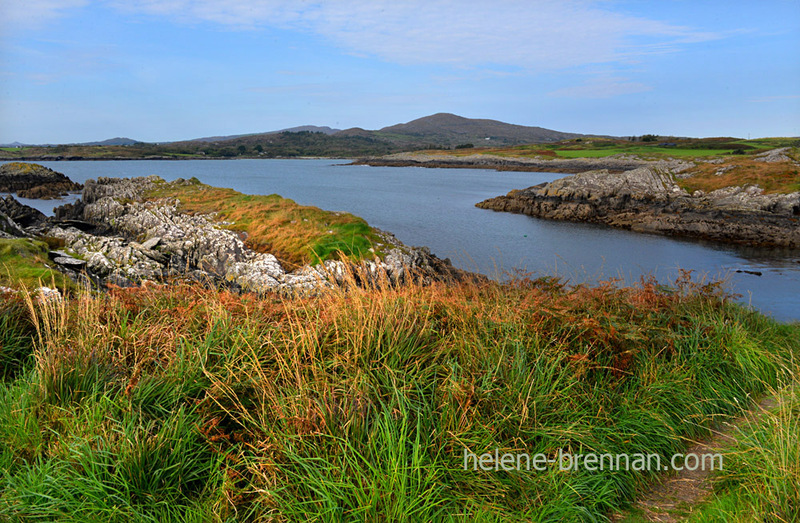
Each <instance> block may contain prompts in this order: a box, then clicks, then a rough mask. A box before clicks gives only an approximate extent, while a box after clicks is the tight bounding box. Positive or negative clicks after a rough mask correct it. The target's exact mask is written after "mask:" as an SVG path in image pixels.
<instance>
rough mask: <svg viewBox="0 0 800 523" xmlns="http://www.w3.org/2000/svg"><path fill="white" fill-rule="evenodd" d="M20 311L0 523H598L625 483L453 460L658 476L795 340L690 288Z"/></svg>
mask: <svg viewBox="0 0 800 523" xmlns="http://www.w3.org/2000/svg"><path fill="white" fill-rule="evenodd" d="M26 303H27V310H28V313H27V317H28V318H30V320H29V321H30V322H31V324H32V325H34V326H35V327H36V329H35V331H34V332H35V334H34V335H33V338H32V341H33V343H32V349H31V350H32V356H31V357H29V358H28V359H27V360H26V361H27V363H25V364H20V365H19V368H20V370H19V371H18V372H17V374H16V375H14V376H13V377H11V378H9V379H7V380H6V381H5V382H3V383H2V384H0V400H1V401H0V464H2V467H3V475H2V476H1V477H0V482H2V485H0V519H3V518H6V519H12V520H13V519H18V520H25V519H33V518H39V519H46V520H62V519H63V520H69V519H76V520H115V519H119V520H122V519H125V520H143V521H170V520H175V521H184V520H198V521H200V520H203V521H208V520H216V521H227V520H242V521H249V520H263V521H295V520H312V521H343V520H344V521H375V520H385V521H443V520H477V521H596V520H603V519H604V518H605V517H606V516H607V515H608V514H610V513H611V512H612V511H613V510H615V509H617V508H618V507H621V506H624V505H625V504H626V503H628V502H629V501H630V500H631V499H632V498H633V496H634V495H635V493H636V492H637V489H639V488H641V487H642V485H643V484H645V483H646V482H647V481H648V480H649V479H650V478H649V477H648V475H647V474H643V473H635V472H627V471H608V470H606V471H600V472H589V471H585V470H577V471H570V472H561V471H559V470H558V469H557V467H553V468H550V469H548V470H546V471H535V470H513V471H494V470H491V471H484V470H480V469H478V470H473V469H472V468H467V469H465V468H464V466H463V463H464V458H463V456H464V451H465V450H466V451H467V452H470V453H474V454H482V453H484V452H492V451H493V450H494V449H499V452H500V453H504V452H512V453H528V454H530V455H534V454H537V453H544V454H546V455H548V456H555V455H557V453H558V451H559V449H563V450H564V451H567V452H571V453H580V452H589V451H592V452H598V453H599V452H603V453H605V452H608V453H612V454H619V453H634V452H646V453H657V454H659V455H661V456H662V457H667V456H669V455H671V454H672V453H675V452H679V451H681V450H682V449H684V448H685V446H686V442H687V441H688V439H691V438H696V437H698V436H702V435H703V434H707V433H708V432H709V427H710V426H711V425H712V424H713V423H714V422H715V421H718V420H721V419H725V418H726V417H730V416H734V415H736V414H738V413H740V412H741V411H742V409H743V408H745V407H746V406H748V405H749V404H750V402H751V401H752V400H753V398H755V397H757V396H758V395H759V394H760V393H762V392H763V391H764V390H765V389H766V388H767V387H769V386H777V385H778V384H779V383H780V382H781V381H782V380H785V379H786V377H787V376H789V375H791V374H792V373H794V372H795V370H796V367H795V364H794V363H793V362H794V360H793V358H794V357H795V356H796V353H797V351H798V328H797V327H796V326H788V325H780V324H777V323H775V322H773V321H772V320H770V319H768V318H765V317H763V316H760V315H758V314H756V313H753V312H750V311H747V310H745V309H743V308H742V307H740V306H738V305H735V304H732V303H729V302H728V300H727V299H726V296H725V295H724V293H722V292H721V291H720V290H719V288H718V286H716V285H713V284H712V285H699V284H692V283H691V282H690V281H689V280H688V279H683V280H681V281H679V282H677V284H676V286H675V287H673V288H670V289H666V288H662V287H660V286H658V285H656V284H655V282H652V281H643V282H642V283H641V284H640V285H639V286H637V287H631V288H624V289H620V288H618V287H617V286H616V285H614V282H608V283H606V284H602V285H599V286H596V287H584V286H580V287H576V288H569V287H566V286H564V285H563V284H561V283H560V282H559V281H558V280H556V279H552V278H551V279H541V280H533V281H531V280H527V279H518V280H515V281H511V282H508V283H504V284H497V283H491V282H484V283H464V284H459V285H456V284H450V285H444V284H439V283H434V284H432V285H427V286H422V285H418V284H416V283H412V282H411V281H410V280H409V281H408V282H407V283H404V284H401V285H389V284H388V282H386V281H380V280H378V281H374V285H372V286H371V287H370V288H364V287H359V286H356V285H345V286H342V287H339V288H337V289H334V290H331V291H329V292H324V293H320V294H318V295H315V296H293V297H292V296H284V297H278V296H267V297H256V296H253V295H234V294H230V293H228V292H225V291H217V290H209V289H203V288H199V287H194V286H186V285H172V286H148V287H146V288H140V289H132V290H123V289H114V290H112V291H111V292H110V293H108V294H106V295H90V294H86V293H84V294H81V295H79V296H78V297H76V298H75V299H73V300H70V301H67V302H41V301H37V300H36V299H33V298H28V299H27V301H26ZM9 307H11V306H10V305H3V306H2V308H0V310H2V311H4V312H5V311H6V310H9V311H12V310H14V311H16V312H14V314H19V309H18V308H17V309H10V308H9ZM17 307H18V306H17Z"/></svg>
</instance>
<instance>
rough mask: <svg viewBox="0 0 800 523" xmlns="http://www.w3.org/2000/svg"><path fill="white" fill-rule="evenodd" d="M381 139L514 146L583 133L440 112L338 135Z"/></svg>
mask: <svg viewBox="0 0 800 523" xmlns="http://www.w3.org/2000/svg"><path fill="white" fill-rule="evenodd" d="M364 133H368V134H369V135H370V136H372V137H373V138H380V139H384V140H387V141H389V142H392V143H397V144H431V145H439V146H450V147H452V146H456V145H462V144H466V143H472V144H473V145H475V146H481V145H486V146H497V145H515V144H524V143H546V142H557V141H559V140H566V139H572V138H580V137H582V136H585V135H582V134H577V133H565V132H560V131H553V130H552V129H545V128H543V127H527V126H524V125H514V124H509V123H504V122H500V121H497V120H484V119H474V118H464V117H463V116H457V115H455V114H449V113H438V114H434V115H431V116H426V117H424V118H418V119H417V120H413V121H411V122H408V123H403V124H397V125H392V126H389V127H384V128H383V129H380V130H378V131H364V130H363V129H348V130H345V131H342V132H341V133H337V134H347V135H350V136H353V135H355V136H365V134H364Z"/></svg>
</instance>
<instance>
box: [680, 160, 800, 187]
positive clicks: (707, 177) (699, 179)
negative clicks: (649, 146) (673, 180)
mask: <svg viewBox="0 0 800 523" xmlns="http://www.w3.org/2000/svg"><path fill="white" fill-rule="evenodd" d="M729 167H732V169H729V170H727V171H726V172H723V173H722V174H720V175H717V174H716V173H717V172H718V171H720V170H722V169H725V168H729ZM679 184H680V185H681V187H683V188H684V189H686V190H687V191H689V192H694V191H697V190H701V191H704V192H711V191H715V190H717V189H723V188H725V187H744V186H747V185H758V186H759V187H761V188H762V189H764V192H765V193H767V194H778V193H791V192H795V191H800V171H799V170H798V167H797V165H795V164H792V163H790V162H776V163H766V162H757V161H755V160H753V159H752V158H731V159H729V160H727V161H725V162H724V163H721V164H709V163H698V164H697V167H696V168H695V169H693V171H692V177H691V178H687V179H685V180H679Z"/></svg>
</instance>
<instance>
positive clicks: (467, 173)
mask: <svg viewBox="0 0 800 523" xmlns="http://www.w3.org/2000/svg"><path fill="white" fill-rule="evenodd" d="M42 163H43V164H44V165H46V166H47V167H50V168H52V169H54V170H56V171H59V172H62V173H64V174H66V175H67V176H69V177H70V178H71V179H72V180H74V181H76V182H81V183H83V182H85V181H86V180H87V179H89V178H97V177H98V176H112V177H132V176H146V175H150V174H157V175H159V176H161V177H162V178H164V179H166V180H174V179H176V178H190V177H192V176H195V177H197V178H198V179H200V180H201V181H203V182H204V183H208V184H211V185H217V186H221V187H232V188H234V189H236V190H238V191H241V192H245V193H250V194H272V193H276V194H280V195H281V196H284V197H287V198H291V199H293V200H295V201H296V202H298V203H301V204H305V205H316V206H318V207H321V208H323V209H327V210H333V211H347V212H351V213H353V214H356V215H359V216H362V217H363V218H365V219H366V220H367V221H368V222H369V223H370V224H371V225H373V226H376V227H379V228H381V229H384V230H387V231H391V232H393V233H394V234H395V235H396V236H397V237H398V238H399V239H400V240H401V241H403V242H404V243H407V244H409V245H427V246H428V247H430V248H431V251H432V252H433V253H435V254H436V255H438V256H439V257H442V258H445V257H449V258H450V259H451V260H452V261H453V263H454V264H455V265H457V266H459V267H462V268H465V269H469V270H474V271H480V272H483V273H485V274H488V275H490V276H495V277H498V276H500V277H501V276H502V275H503V273H504V271H514V270H521V271H526V272H532V273H534V274H536V275H554V274H555V275H558V276H562V277H564V278H568V279H570V280H571V281H572V282H576V283H577V282H583V281H596V280H598V279H602V278H608V277H621V278H623V279H624V280H625V281H627V282H635V281H638V279H639V277H640V276H642V275H644V274H648V273H653V274H655V275H656V277H658V278H659V279H660V280H662V281H670V280H674V279H675V278H676V277H677V275H678V269H691V270H693V271H694V274H697V275H703V276H706V277H710V278H727V280H728V282H729V286H730V287H731V288H732V289H733V291H734V292H737V293H739V294H741V295H742V301H743V302H745V303H750V304H752V306H754V307H756V308H758V309H759V310H761V311H764V312H766V313H768V314H771V315H773V316H774V317H775V318H777V319H779V320H783V321H787V320H800V263H798V262H800V252H786V251H764V250H758V249H748V248H738V247H731V246H725V245H719V244H712V243H703V242H696V241H687V240H675V239H671V238H666V237H663V236H656V235H646V234H638V233H631V232H628V231H622V230H616V229H609V228H605V227H602V226H595V225H588V224H575V223H561V222H550V221H545V220H539V219H536V218H531V217H529V216H522V215H516V214H509V213H498V212H494V211H488V210H483V209H478V208H476V207H475V206H474V205H475V203H476V202H479V201H481V200H484V199H486V198H489V197H492V196H497V195H499V194H505V193H507V192H508V191H510V190H511V189H519V188H524V187H529V186H531V185H535V184H537V183H541V182H544V181H550V180H554V179H556V178H559V177H561V176H563V175H559V174H550V173H514V172H504V173H501V172H495V171H488V170H474V169H423V168H396V167H365V166H347V165H344V164H346V163H347V162H346V161H337V160H219V161H209V160H187V161H118V162H105V161H88V162H42ZM72 199H74V197H71V198H69V199H67V200H66V201H69V200H72ZM25 203H28V204H33V205H34V206H35V207H37V208H39V209H40V210H42V211H45V212H48V213H52V208H53V206H54V205H60V204H61V203H63V201H60V202H59V201H55V202H54V201H50V202H46V201H45V202H43V201H36V200H25ZM737 270H748V271H760V272H761V273H762V276H754V275H749V274H744V273H736V272H735V271H737Z"/></svg>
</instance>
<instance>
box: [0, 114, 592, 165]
mask: <svg viewBox="0 0 800 523" xmlns="http://www.w3.org/2000/svg"><path fill="white" fill-rule="evenodd" d="M585 136H587V135H583V134H577V133H565V132H561V131H554V130H552V129H545V128H543V127H528V126H524V125H514V124H509V123H505V122H500V121H497V120H486V119H475V118H464V117H462V116H457V115H455V114H449V113H438V114H434V115H431V116H426V117H424V118H418V119H416V120H412V121H410V122H408V123H401V124H397V125H391V126H388V127H384V128H383V129H378V130H366V129H362V128H360V127H353V128H351V129H346V130H339V129H332V128H330V127H327V126H323V127H321V126H316V125H302V126H298V127H290V128H287V129H281V130H279V131H269V132H264V133H249V134H237V135H228V136H208V137H203V138H195V139H192V140H183V141H177V142H161V143H142V142H137V141H136V140H132V139H130V138H111V139H109V140H104V141H101V142H89V143H82V144H68V145H59V146H54V145H42V146H38V147H41V148H42V150H41V151H35V152H34V151H27V152H25V153H24V154H23V153H16V152H15V151H10V150H8V149H10V148H14V147H17V146H18V145H19V144H16V143H15V144H11V145H10V146H8V149H7V150H6V151H4V152H3V155H4V156H5V157H8V158H20V157H22V156H25V155H27V156H31V157H38V156H41V157H49V156H50V155H58V156H69V157H73V158H76V157H87V158H91V157H125V158H137V157H153V156H166V157H173V156H177V157H181V158H186V157H192V156H197V157H204V158H212V157H213V158H231V157H237V156H245V157H261V158H293V157H302V156H321V157H348V158H353V157H362V156H380V155H385V154H390V153H397V152H402V151H413V150H419V149H429V148H453V147H457V146H463V145H467V144H472V145H473V146H475V147H502V146H513V145H519V144H533V143H550V142H557V141H559V140H570V139H575V138H583V137H585ZM129 145H136V147H127V146H129ZM89 146H108V147H106V148H103V147H99V148H93V147H89ZM34 147H35V146H34ZM114 147H116V149H114ZM44 149H47V150H44Z"/></svg>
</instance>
